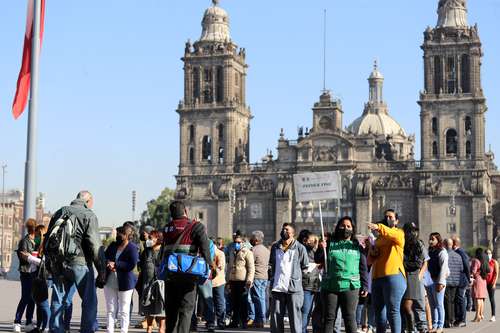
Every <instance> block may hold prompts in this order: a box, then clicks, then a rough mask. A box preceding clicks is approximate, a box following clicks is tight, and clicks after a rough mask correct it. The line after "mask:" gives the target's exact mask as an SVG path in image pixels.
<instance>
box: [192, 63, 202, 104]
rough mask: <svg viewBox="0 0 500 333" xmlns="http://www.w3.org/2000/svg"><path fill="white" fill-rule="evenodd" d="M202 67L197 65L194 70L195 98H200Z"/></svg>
mask: <svg viewBox="0 0 500 333" xmlns="http://www.w3.org/2000/svg"><path fill="white" fill-rule="evenodd" d="M200 91H201V89H200V69H199V68H198V67H196V68H195V69H194V70H193V98H194V99H195V100H196V99H199V98H200Z"/></svg>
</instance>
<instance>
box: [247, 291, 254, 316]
mask: <svg viewBox="0 0 500 333" xmlns="http://www.w3.org/2000/svg"><path fill="white" fill-rule="evenodd" d="M247 310H248V320H253V321H255V306H254V304H253V302H252V296H251V295H250V293H248V296H247Z"/></svg>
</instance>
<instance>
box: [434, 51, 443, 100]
mask: <svg viewBox="0 0 500 333" xmlns="http://www.w3.org/2000/svg"><path fill="white" fill-rule="evenodd" d="M442 88H443V67H442V64H441V57H440V56H435V57H434V93H435V94H440V93H441V89H442Z"/></svg>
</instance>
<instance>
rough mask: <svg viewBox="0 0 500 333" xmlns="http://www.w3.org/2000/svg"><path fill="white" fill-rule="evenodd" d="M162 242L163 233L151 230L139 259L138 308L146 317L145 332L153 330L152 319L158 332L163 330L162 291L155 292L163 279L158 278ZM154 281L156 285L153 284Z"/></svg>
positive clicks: (161, 284)
mask: <svg viewBox="0 0 500 333" xmlns="http://www.w3.org/2000/svg"><path fill="white" fill-rule="evenodd" d="M162 243H163V233H162V232H160V231H158V230H153V231H151V233H149V235H148V236H147V239H146V242H145V249H144V251H142V253H141V256H140V261H139V262H140V268H141V272H142V279H143V280H142V282H143V290H142V293H141V296H142V297H141V302H140V304H139V308H140V312H141V313H142V314H143V315H144V316H145V317H146V323H147V328H146V332H147V333H152V332H153V321H154V320H156V322H157V323H158V326H159V332H160V333H163V332H165V300H164V293H157V291H158V290H160V289H162V290H163V281H159V279H158V269H159V267H160V263H161V251H160V249H161V244H162ZM155 283H156V286H155V285H154V284H155ZM160 287H161V288H160Z"/></svg>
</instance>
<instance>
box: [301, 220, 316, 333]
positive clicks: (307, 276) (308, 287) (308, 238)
mask: <svg viewBox="0 0 500 333" xmlns="http://www.w3.org/2000/svg"><path fill="white" fill-rule="evenodd" d="M297 240H298V241H299V243H301V244H302V245H304V246H305V248H306V250H307V255H308V256H309V269H308V270H307V271H305V272H303V273H302V288H303V289H304V304H303V305H302V333H307V326H308V325H309V321H310V319H311V315H312V311H313V305H314V304H317V299H318V296H319V287H320V282H321V281H320V278H319V275H320V272H319V269H318V267H317V265H316V264H315V263H314V258H315V255H316V251H317V249H318V243H319V239H318V236H316V235H315V234H313V233H312V232H311V231H309V230H307V229H304V230H302V231H301V232H300V233H299V237H298V238H297ZM314 324H315V323H314V322H313V326H314Z"/></svg>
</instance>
